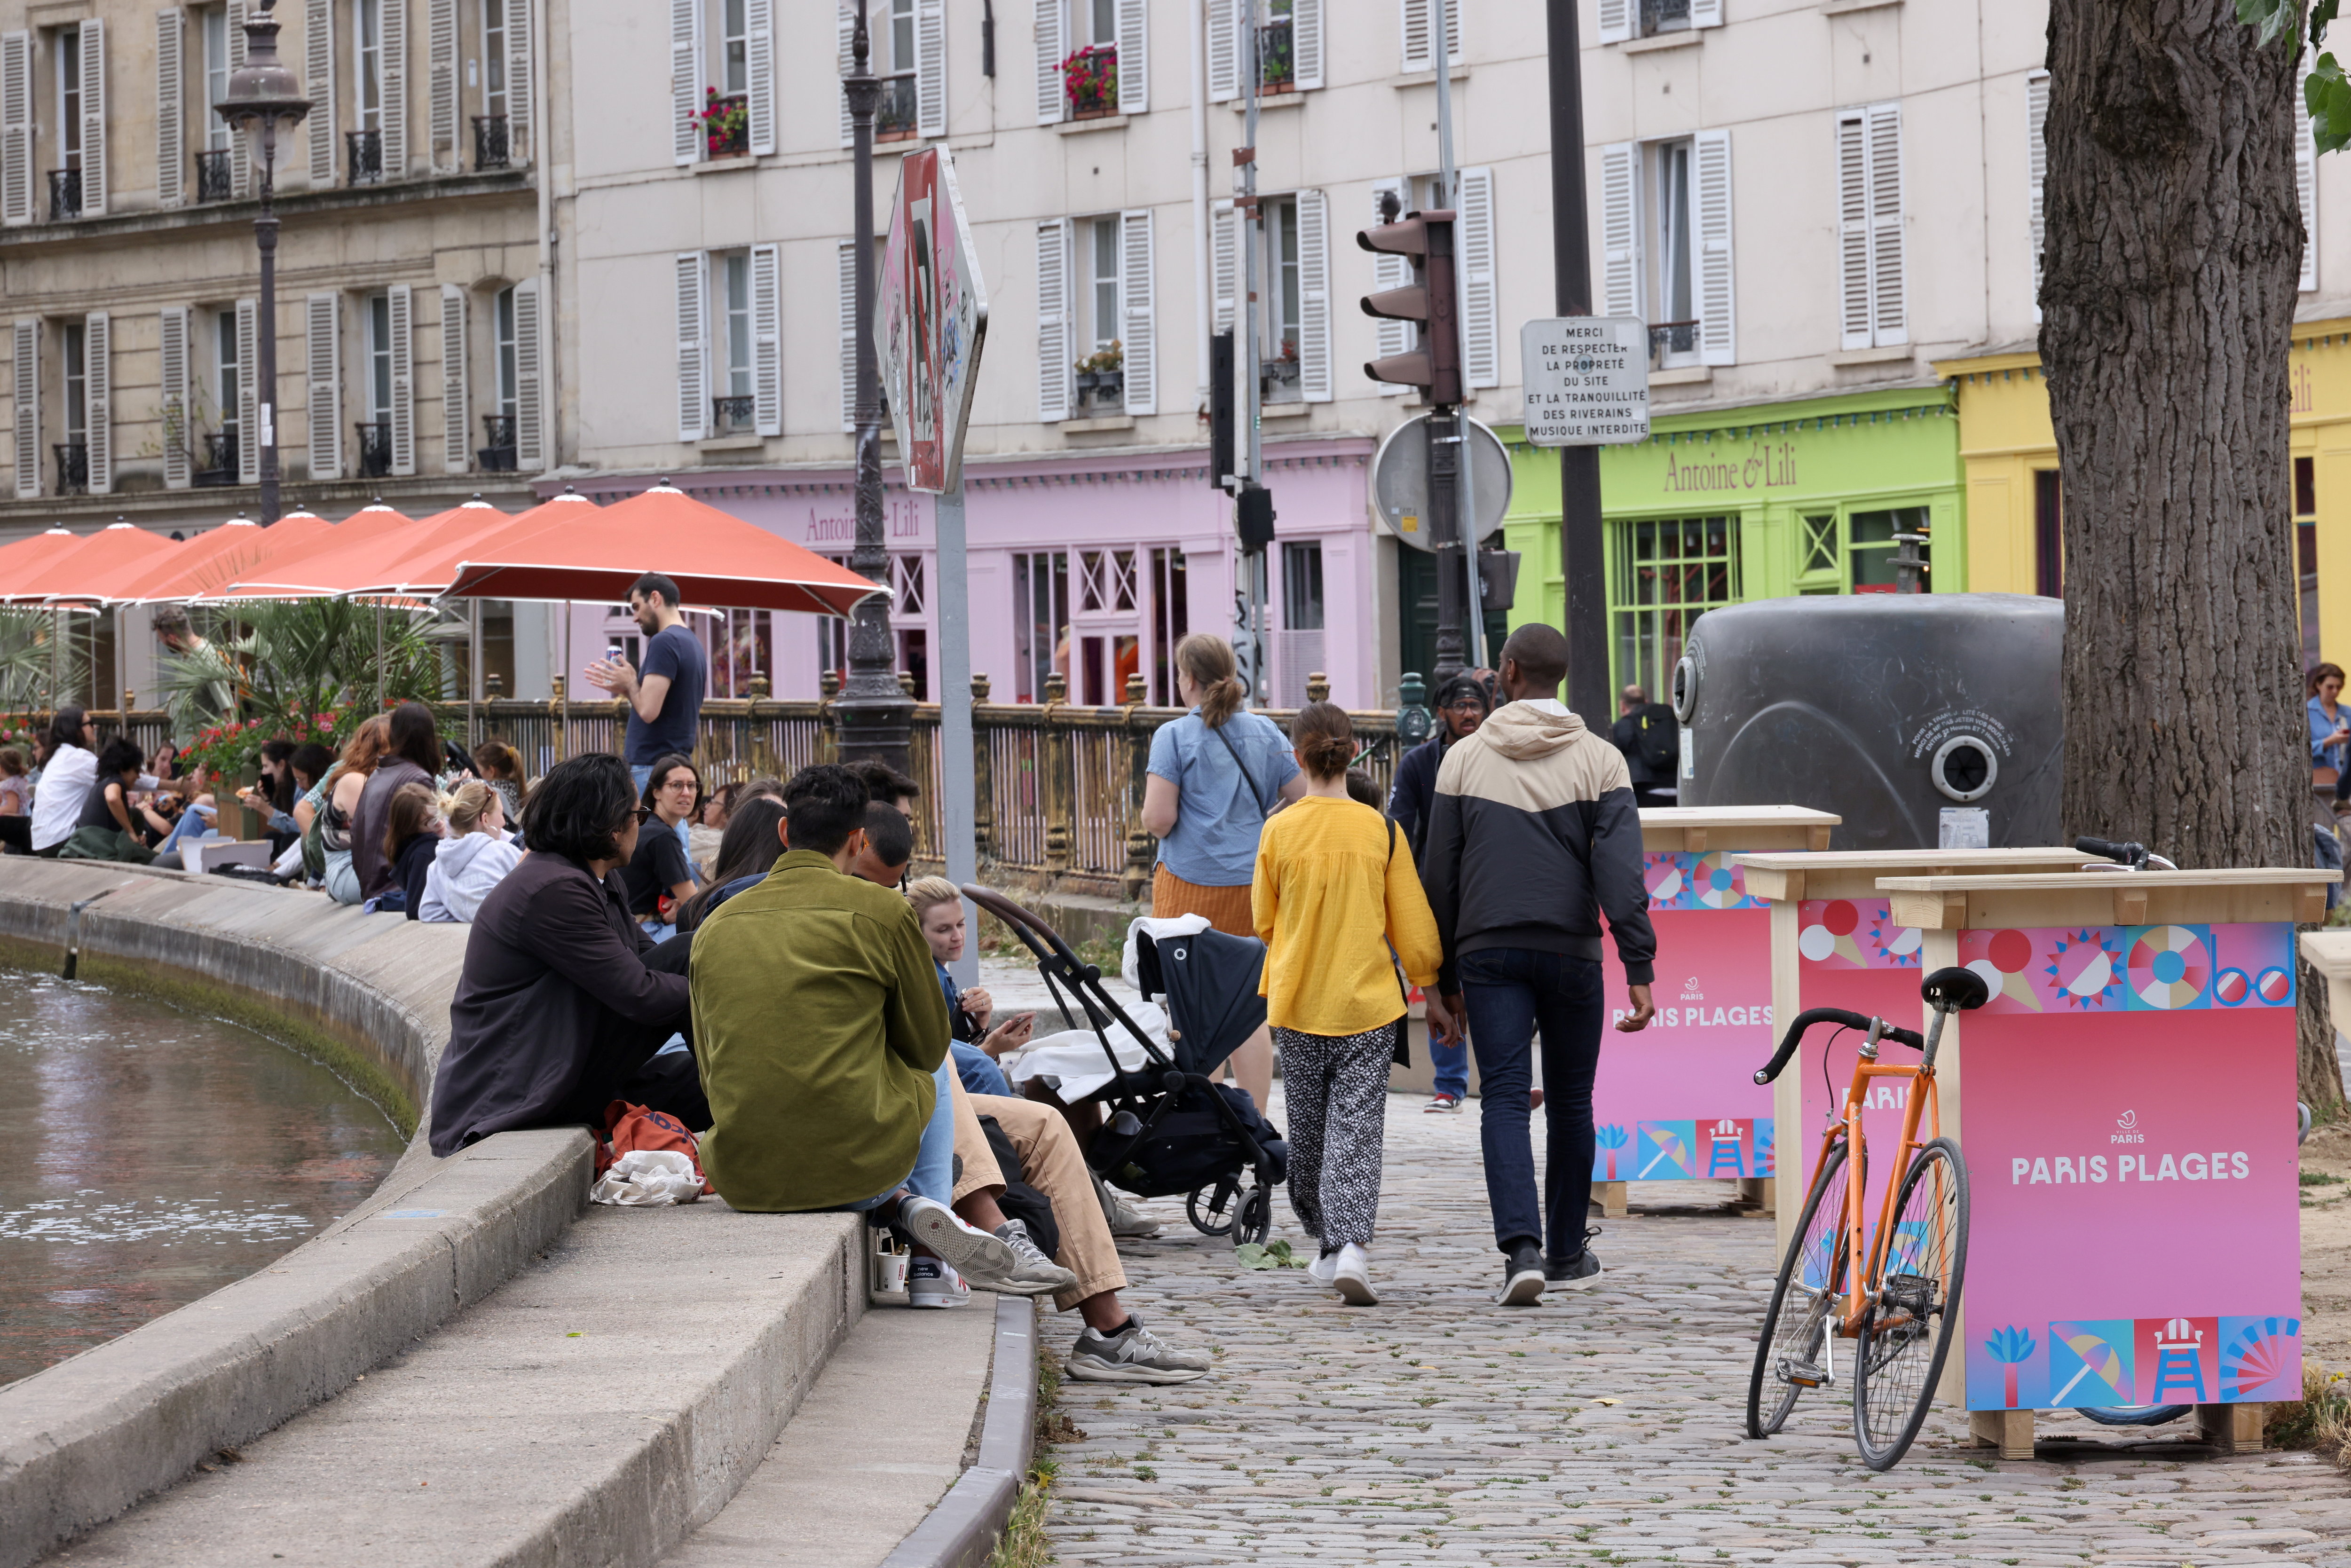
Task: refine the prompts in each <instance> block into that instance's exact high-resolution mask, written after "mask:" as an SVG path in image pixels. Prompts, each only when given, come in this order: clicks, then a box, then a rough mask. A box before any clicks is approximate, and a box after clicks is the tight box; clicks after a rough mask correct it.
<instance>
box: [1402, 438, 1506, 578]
mask: <svg viewBox="0 0 2351 1568" xmlns="http://www.w3.org/2000/svg"><path fill="white" fill-rule="evenodd" d="M1461 423H1462V427H1463V428H1464V429H1465V430H1467V431H1468V434H1469V452H1470V460H1471V461H1472V462H1473V463H1475V464H1476V465H1477V467H1476V468H1475V469H1473V470H1472V471H1471V474H1472V477H1473V478H1474V479H1475V481H1476V486H1475V487H1476V490H1477V496H1476V497H1475V499H1476V502H1477V507H1478V528H1477V537H1478V538H1480V539H1483V538H1486V537H1487V536H1488V535H1489V534H1491V533H1492V532H1493V531H1494V530H1495V529H1496V528H1500V527H1501V526H1502V517H1503V514H1505V513H1507V512H1508V511H1509V510H1510V452H1509V451H1508V450H1507V449H1506V448H1505V447H1504V446H1503V445H1502V438H1501V437H1500V436H1499V435H1496V434H1494V433H1493V432H1492V431H1490V430H1489V429H1487V428H1486V427H1485V426H1484V425H1482V424H1480V423H1478V422H1477V421H1476V420H1474V419H1464V420H1463V421H1462V422H1461ZM1427 428H1428V415H1426V414H1425V413H1419V414H1415V415H1414V416H1413V417H1412V418H1410V419H1407V420H1405V422H1404V423H1402V424H1399V425H1397V426H1396V427H1395V429H1394V430H1393V431H1390V432H1389V433H1388V437H1387V439H1386V440H1385V441H1383V442H1381V443H1380V449H1379V452H1378V454H1377V455H1375V456H1374V457H1373V459H1372V508H1373V510H1374V511H1375V512H1377V513H1378V514H1379V518H1380V522H1381V523H1382V525H1383V526H1384V527H1385V528H1386V529H1387V531H1388V532H1390V533H1392V534H1394V535H1395V537H1396V538H1399V539H1401V540H1403V541H1404V542H1405V544H1408V545H1410V546H1411V547H1412V548H1413V549H1420V550H1433V549H1436V548H1437V544H1436V541H1435V540H1434V539H1433V538H1431V537H1430V535H1429V522H1428V437H1427V435H1426V434H1425V432H1426V430H1427Z"/></svg>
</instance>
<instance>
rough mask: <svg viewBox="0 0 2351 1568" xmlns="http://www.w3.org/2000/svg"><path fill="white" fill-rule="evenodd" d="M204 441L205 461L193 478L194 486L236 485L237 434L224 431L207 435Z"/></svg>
mask: <svg viewBox="0 0 2351 1568" xmlns="http://www.w3.org/2000/svg"><path fill="white" fill-rule="evenodd" d="M189 482H190V483H191V484H194V485H207V486H209V485H234V484H235V483H236V432H235V431H234V430H228V431H223V432H221V433H220V434H216V435H215V434H207V435H205V437H204V465H203V466H201V467H199V468H198V469H197V470H196V471H195V473H194V475H193V476H192V477H191V479H190V481H189Z"/></svg>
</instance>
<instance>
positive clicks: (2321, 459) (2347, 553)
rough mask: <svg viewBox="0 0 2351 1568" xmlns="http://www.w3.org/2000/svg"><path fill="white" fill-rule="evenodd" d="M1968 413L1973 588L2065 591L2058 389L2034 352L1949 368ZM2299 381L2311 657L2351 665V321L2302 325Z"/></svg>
mask: <svg viewBox="0 0 2351 1568" xmlns="http://www.w3.org/2000/svg"><path fill="white" fill-rule="evenodd" d="M1935 371H1936V373H1937V374H1938V375H1940V376H1942V377H1944V378H1945V380H1946V381H1947V382H1949V385H1950V387H1951V389H1952V394H1953V397H1954V398H1955V400H1956V403H1957V407H1958V410H1959V462H1960V465H1961V468H1962V470H1963V473H1964V475H1965V487H1966V492H1967V554H1968V586H1969V587H1970V588H1972V589H1975V590H1977V591H1983V592H2006V593H2041V594H2048V595H2052V596H2060V595H2062V594H2063V593H2064V550H2063V549H2062V548H2061V545H2060V542H2059V541H2060V538H2061V535H2060V519H2061V518H2062V517H2063V516H2064V486H2062V485H2061V484H2060V483H2059V481H2058V476H2057V437H2056V434H2055V432H2054V430H2053V428H2052V426H2051V424H2050V419H2049V383H2048V381H2047V379H2046V377H2045V376H2043V373H2042V370H2041V356H2040V354H2039V353H2038V352H2036V351H2035V350H2033V348H2032V346H2031V345H2029V344H2026V345H2019V346H2017V347H2015V348H2013V349H2010V350H2001V351H1996V352H1992V353H1986V354H1976V355H1970V356H1967V357H1965V358H1960V359H1950V360H1938V361H1936V364H1935ZM2289 374H2290V377H2291V380H2290V381H2289V382H2288V385H2289V387H2290V388H2291V391H2292V400H2293V401H2292V404H2291V420H2292V425H2291V429H2292V437H2291V440H2292V452H2293V485H2292V486H2291V494H2292V497H2293V505H2294V540H2295V560H2296V564H2297V568H2298V570H2299V571H2300V573H2301V590H2302V591H2301V609H2302V653H2303V664H2304V667H2305V668H2307V667H2308V666H2309V665H2311V664H2316V663H2317V662H2318V661H2319V660H2320V659H2321V658H2325V657H2332V658H2333V659H2334V661H2335V663H2336V664H2342V663H2344V662H2345V660H2346V657H2351V318H2345V319H2333V320H2322V321H2303V322H2297V323H2295V325H2294V344H2293V350H2292V361H2291V366H2290V371H2289Z"/></svg>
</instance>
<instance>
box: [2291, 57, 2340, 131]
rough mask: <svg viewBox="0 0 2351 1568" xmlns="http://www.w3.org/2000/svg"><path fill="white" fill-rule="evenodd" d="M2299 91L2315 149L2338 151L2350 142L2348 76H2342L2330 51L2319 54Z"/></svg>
mask: <svg viewBox="0 0 2351 1568" xmlns="http://www.w3.org/2000/svg"><path fill="white" fill-rule="evenodd" d="M2302 95H2303V101H2304V103H2306V104H2307V105H2309V108H2310V135H2311V141H2313V143H2314V144H2315V145H2316V147H2317V148H2318V150H2319V151H2320V152H2340V151H2342V149H2343V148H2345V147H2346V146H2351V80H2346V79H2345V78H2344V75H2343V68H2342V67H2341V66H2340V65H2338V64H2336V63H2335V57H2334V56H2333V55H2321V56H2319V57H2318V64H2317V66H2316V67H2314V68H2313V69H2312V71H2311V73H2310V78H2309V79H2308V80H2307V81H2305V82H2304V83H2303V85H2302Z"/></svg>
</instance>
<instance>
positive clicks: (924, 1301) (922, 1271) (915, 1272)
mask: <svg viewBox="0 0 2351 1568" xmlns="http://www.w3.org/2000/svg"><path fill="white" fill-rule="evenodd" d="M906 1304H907V1305H908V1306H910V1307H966V1306H969V1305H970V1304H971V1287H970V1286H969V1285H967V1284H966V1283H964V1278H963V1276H962V1275H961V1274H958V1273H956V1271H955V1270H953V1269H951V1268H949V1267H948V1266H947V1265H946V1264H945V1263H942V1262H940V1261H939V1260H937V1259H936V1258H917V1259H915V1260H914V1261H913V1262H911V1263H909V1264H908V1265H907V1266H906Z"/></svg>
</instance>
